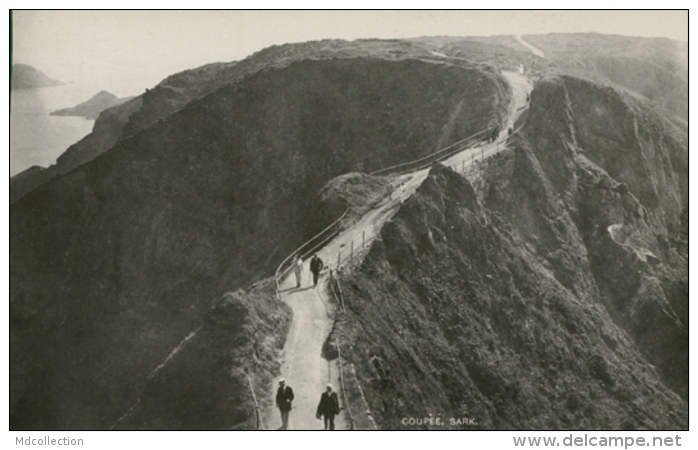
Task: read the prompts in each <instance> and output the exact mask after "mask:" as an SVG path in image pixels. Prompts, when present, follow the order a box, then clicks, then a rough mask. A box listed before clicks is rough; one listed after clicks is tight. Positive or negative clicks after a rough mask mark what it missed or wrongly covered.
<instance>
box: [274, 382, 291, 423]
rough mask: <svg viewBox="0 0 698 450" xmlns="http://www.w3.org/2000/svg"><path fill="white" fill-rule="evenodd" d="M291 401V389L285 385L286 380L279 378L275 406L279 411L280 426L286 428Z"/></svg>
mask: <svg viewBox="0 0 698 450" xmlns="http://www.w3.org/2000/svg"><path fill="white" fill-rule="evenodd" d="M292 401H293V389H291V386H286V380H284V379H283V378H282V379H280V380H279V390H278V391H276V406H277V407H278V408H279V411H281V428H279V430H288V414H289V413H290V412H291V402H292Z"/></svg>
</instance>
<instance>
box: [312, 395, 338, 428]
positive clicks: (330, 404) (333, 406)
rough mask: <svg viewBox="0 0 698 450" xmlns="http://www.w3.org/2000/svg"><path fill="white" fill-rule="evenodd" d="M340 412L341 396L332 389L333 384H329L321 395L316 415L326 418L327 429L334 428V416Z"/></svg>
mask: <svg viewBox="0 0 698 450" xmlns="http://www.w3.org/2000/svg"><path fill="white" fill-rule="evenodd" d="M337 414H339V397H337V393H336V392H333V391H332V385H331V384H328V385H327V390H326V391H325V392H323V393H322V395H321V396H320V403H319V404H318V405H317V413H316V417H317V418H318V419H320V416H324V418H325V430H330V431H331V430H334V416H336V415H337Z"/></svg>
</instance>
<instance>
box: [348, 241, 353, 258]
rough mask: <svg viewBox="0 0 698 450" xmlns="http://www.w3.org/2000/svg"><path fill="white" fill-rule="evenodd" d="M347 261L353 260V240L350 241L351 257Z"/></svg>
mask: <svg viewBox="0 0 698 450" xmlns="http://www.w3.org/2000/svg"><path fill="white" fill-rule="evenodd" d="M349 259H354V239H352V240H351V256H350V257H349Z"/></svg>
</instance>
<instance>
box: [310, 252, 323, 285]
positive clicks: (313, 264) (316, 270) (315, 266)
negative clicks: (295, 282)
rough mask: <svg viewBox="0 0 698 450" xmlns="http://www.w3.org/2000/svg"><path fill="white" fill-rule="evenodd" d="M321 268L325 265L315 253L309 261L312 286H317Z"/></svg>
mask: <svg viewBox="0 0 698 450" xmlns="http://www.w3.org/2000/svg"><path fill="white" fill-rule="evenodd" d="M323 267H325V263H323V262H322V260H321V259H320V257H319V256H318V255H317V253H315V254H314V255H313V259H311V260H310V271H311V272H312V273H313V284H314V285H315V286H317V279H318V277H319V276H320V271H321V270H322V268H323Z"/></svg>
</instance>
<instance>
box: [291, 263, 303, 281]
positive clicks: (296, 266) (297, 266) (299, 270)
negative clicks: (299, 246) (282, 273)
mask: <svg viewBox="0 0 698 450" xmlns="http://www.w3.org/2000/svg"><path fill="white" fill-rule="evenodd" d="M292 267H293V273H295V274H296V287H297V288H299V287H301V275H302V274H303V260H302V259H301V257H300V255H296V256H294V257H293V266H292Z"/></svg>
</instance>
